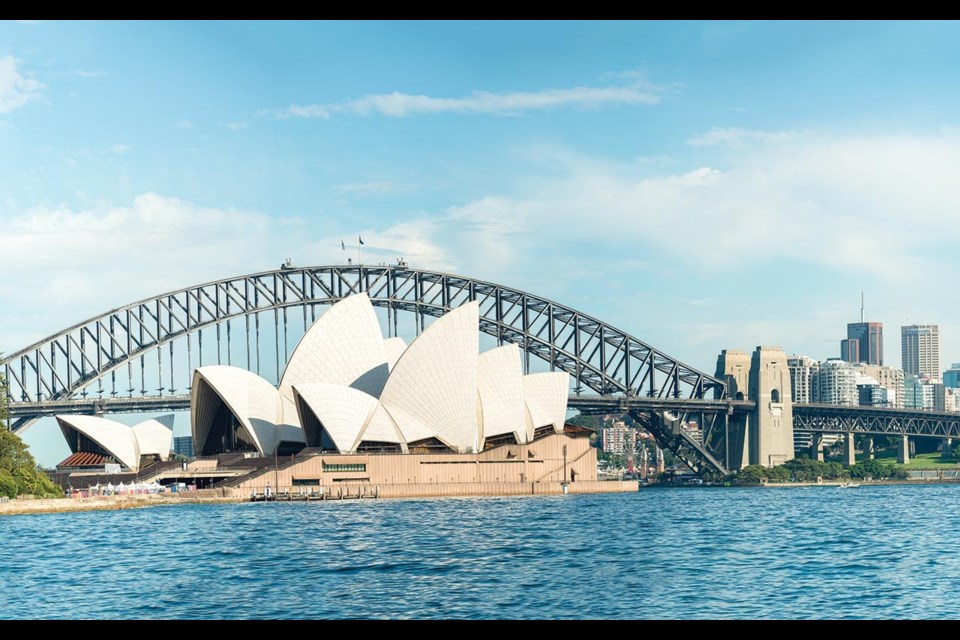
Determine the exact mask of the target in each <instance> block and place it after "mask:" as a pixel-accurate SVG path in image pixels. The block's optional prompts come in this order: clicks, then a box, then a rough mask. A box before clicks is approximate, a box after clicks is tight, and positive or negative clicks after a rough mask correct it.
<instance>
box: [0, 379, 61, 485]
mask: <svg viewBox="0 0 960 640" xmlns="http://www.w3.org/2000/svg"><path fill="white" fill-rule="evenodd" d="M9 419H10V413H9V411H8V408H7V382H6V380H4V379H3V376H2V375H0V496H6V497H7V498H16V497H17V496H22V495H33V496H36V497H38V498H40V497H57V498H59V497H62V496H63V491H61V490H60V487H58V486H57V485H55V484H54V483H53V481H51V480H50V478H49V477H48V476H47V474H46V473H44V472H43V471H41V470H40V469H39V468H37V463H36V461H35V460H34V459H33V456H32V455H31V454H30V451H29V448H28V447H27V445H25V444H24V443H23V440H21V439H20V437H19V436H17V434H15V433H13V432H12V431H10V430H9Z"/></svg>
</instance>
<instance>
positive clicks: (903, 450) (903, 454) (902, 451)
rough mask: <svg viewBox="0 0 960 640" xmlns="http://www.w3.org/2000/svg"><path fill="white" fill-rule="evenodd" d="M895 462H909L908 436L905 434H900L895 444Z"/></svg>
mask: <svg viewBox="0 0 960 640" xmlns="http://www.w3.org/2000/svg"><path fill="white" fill-rule="evenodd" d="M897 462H899V463H900V464H907V463H908V462H910V438H909V437H907V436H901V439H900V442H899V443H898V445H897Z"/></svg>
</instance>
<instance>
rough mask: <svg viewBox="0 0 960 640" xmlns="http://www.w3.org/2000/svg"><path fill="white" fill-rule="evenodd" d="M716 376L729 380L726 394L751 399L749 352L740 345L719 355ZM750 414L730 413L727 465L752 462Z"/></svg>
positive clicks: (736, 465)
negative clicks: (738, 347) (747, 415)
mask: <svg viewBox="0 0 960 640" xmlns="http://www.w3.org/2000/svg"><path fill="white" fill-rule="evenodd" d="M716 376H717V377H718V378H720V379H721V380H723V381H724V382H726V383H727V394H728V395H729V397H730V398H731V399H733V400H749V399H750V398H749V397H748V395H749V387H750V354H749V353H747V352H746V351H741V350H739V349H724V350H723V351H721V352H720V355H719V357H717V373H716ZM748 425H749V418H747V417H746V416H744V415H743V414H734V415H730V416H727V434H728V437H729V438H730V443H729V450H730V454H729V458H730V459H729V460H724V464H725V465H726V466H727V468H728V469H740V468H742V467H745V466H747V465H748V464H750V430H749V428H748Z"/></svg>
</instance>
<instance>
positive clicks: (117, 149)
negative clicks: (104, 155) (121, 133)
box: [110, 144, 133, 155]
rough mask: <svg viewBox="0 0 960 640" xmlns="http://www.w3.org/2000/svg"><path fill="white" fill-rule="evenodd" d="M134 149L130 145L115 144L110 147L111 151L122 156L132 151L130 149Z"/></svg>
mask: <svg viewBox="0 0 960 640" xmlns="http://www.w3.org/2000/svg"><path fill="white" fill-rule="evenodd" d="M132 148H133V147H131V146H130V145H128V144H114V145H111V146H110V151H111V152H113V153H115V154H117V155H121V154H124V153H126V152H127V151H130V149H132Z"/></svg>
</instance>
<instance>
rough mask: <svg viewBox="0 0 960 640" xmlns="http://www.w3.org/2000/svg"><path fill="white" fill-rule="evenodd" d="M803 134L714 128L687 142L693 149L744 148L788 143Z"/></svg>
mask: <svg viewBox="0 0 960 640" xmlns="http://www.w3.org/2000/svg"><path fill="white" fill-rule="evenodd" d="M801 135H804V134H801V133H799V132H796V131H760V130H756V129H737V128H720V127H714V128H712V129H710V130H709V131H707V132H706V133H701V134H700V135H698V136H694V137H692V138H690V139H688V140H687V144H689V145H690V146H693V147H712V146H717V145H726V146H728V147H734V148H738V147H743V146H746V145H747V144H748V143H750V142H761V143H765V144H769V143H776V142H787V141H788V140H794V139H796V138H798V137H800V136H801Z"/></svg>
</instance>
